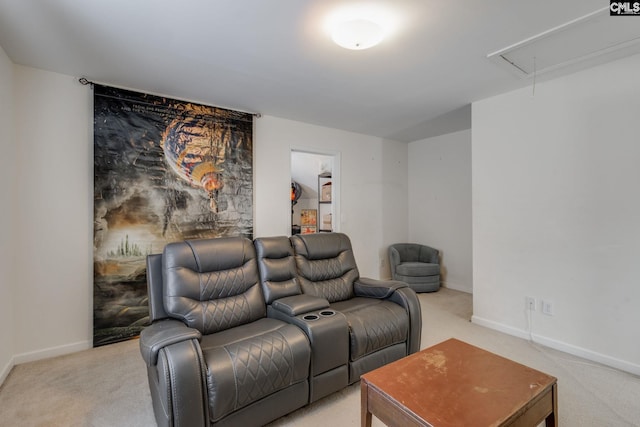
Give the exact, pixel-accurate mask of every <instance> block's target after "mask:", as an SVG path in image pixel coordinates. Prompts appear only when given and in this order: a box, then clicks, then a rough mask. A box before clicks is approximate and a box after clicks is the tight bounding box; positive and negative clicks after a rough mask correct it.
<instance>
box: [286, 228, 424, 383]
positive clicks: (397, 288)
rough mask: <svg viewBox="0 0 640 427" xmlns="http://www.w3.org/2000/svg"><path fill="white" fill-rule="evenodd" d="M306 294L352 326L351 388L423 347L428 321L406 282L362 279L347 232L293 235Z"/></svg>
mask: <svg viewBox="0 0 640 427" xmlns="http://www.w3.org/2000/svg"><path fill="white" fill-rule="evenodd" d="M291 243H292V245H293V248H294V253H295V260H296V265H297V271H298V280H299V282H300V283H299V286H300V289H301V290H302V293H303V294H304V295H309V296H313V297H318V298H323V299H325V300H327V301H328V302H329V308H330V309H332V310H334V311H336V312H338V313H341V314H342V315H344V317H345V318H346V321H347V323H348V333H349V383H350V384H351V383H354V382H356V381H358V380H359V379H360V375H362V374H364V373H366V372H369V371H371V370H373V369H376V368H378V367H380V366H382V365H385V364H387V363H389V362H392V361H394V360H397V359H400V358H402V357H404V356H407V355H408V354H411V353H414V352H416V351H418V350H419V348H420V334H421V327H422V318H421V313H420V303H419V301H418V298H417V296H416V293H415V292H414V291H413V290H412V289H411V288H409V287H408V286H407V285H406V283H403V282H398V281H381V280H374V279H367V278H361V277H360V274H359V272H358V268H357V266H356V262H355V258H354V255H353V250H352V248H351V242H350V240H349V238H348V237H347V236H346V235H344V234H342V233H320V234H300V235H295V236H291Z"/></svg>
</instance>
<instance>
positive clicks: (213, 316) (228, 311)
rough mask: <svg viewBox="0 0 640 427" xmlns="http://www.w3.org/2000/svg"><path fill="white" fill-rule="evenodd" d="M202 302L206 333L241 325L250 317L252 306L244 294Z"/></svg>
mask: <svg viewBox="0 0 640 427" xmlns="http://www.w3.org/2000/svg"><path fill="white" fill-rule="evenodd" d="M201 304H202V313H203V316H204V332H205V333H206V334H211V333H214V332H217V331H222V330H225V329H229V328H231V327H234V326H237V325H241V324H243V323H246V322H248V321H249V319H250V315H251V308H250V307H249V303H248V301H247V299H246V298H245V296H244V295H238V296H234V297H230V298H223V299H218V300H213V301H203V302H202V303H201Z"/></svg>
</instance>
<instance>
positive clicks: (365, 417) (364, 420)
mask: <svg viewBox="0 0 640 427" xmlns="http://www.w3.org/2000/svg"><path fill="white" fill-rule="evenodd" d="M360 424H361V425H362V427H371V412H369V387H368V385H367V382H366V381H365V380H360Z"/></svg>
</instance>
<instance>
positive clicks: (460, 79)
mask: <svg viewBox="0 0 640 427" xmlns="http://www.w3.org/2000/svg"><path fill="white" fill-rule="evenodd" d="M345 3H363V2H349V1H337V0H270V1H266V0H180V1H169V0H134V1H132V0H84V1H77V0H0V46H2V48H3V49H4V51H5V52H6V53H7V55H8V56H9V58H11V60H12V61H13V62H14V63H16V64H20V65H25V66H29V67H35V68H39V69H44V70H48V71H53V72H58V73H63V74H67V75H71V76H77V77H86V78H87V79H89V80H91V81H94V82H100V83H104V84H110V85H113V86H118V87H124V88H132V89H135V90H139V91H144V92H149V93H154V94H161V95H167V96H171V97H175V98H180V99H187V100H193V101H198V102H202V103H206V104H210V105H216V106H220V107H227V108H233V109H238V110H242V111H248V112H255V113H261V114H265V115H270V116H277V117H282V118H286V119H291V120H297V121H302V122H306V123H311V124H317V125H321V126H328V127H332V128H337V129H344V130H348V131H353V132H358V133H363V134H367V135H373V136H378V137H382V138H388V139H393V140H397V141H406V142H409V141H415V140H419V139H423V138H426V137H429V136H433V135H434V132H435V133H444V132H448V131H451V130H458V129H465V128H469V127H470V125H471V120H470V108H469V104H470V103H471V102H473V101H476V100H480V99H483V98H487V97H490V96H493V95H496V94H499V93H503V92H506V91H509V90H512V89H515V88H518V87H523V86H525V85H530V84H531V79H522V78H519V77H518V76H516V75H514V74H513V73H509V72H508V71H506V70H505V69H504V68H502V67H500V66H498V65H496V64H495V63H493V62H492V61H491V60H489V59H487V55H488V54H490V53H492V52H496V51H499V50H500V49H503V48H505V47H508V46H511V45H513V44H516V43H518V42H520V41H522V40H525V39H527V38H529V37H532V36H534V35H536V34H539V33H542V32H544V31H547V30H549V29H551V28H553V27H556V26H558V25H561V24H564V23H566V22H568V21H571V20H573V19H576V18H578V17H581V16H583V15H586V14H588V13H591V12H594V11H596V10H598V9H602V8H603V6H607V5H608V3H606V2H603V1H602V0H561V1H558V0H533V1H532V0H527V1H524V0H482V1H479V0H458V1H443V0H377V1H373V2H371V1H370V2H368V3H375V5H377V6H378V7H383V8H385V13H386V14H387V16H389V17H391V18H392V19H393V22H395V24H396V25H395V31H394V33H393V34H391V35H390V37H389V38H387V39H385V40H384V41H383V42H382V43H381V44H380V45H378V46H376V47H374V48H371V49H368V50H361V51H351V50H346V49H343V48H340V47H338V46H337V45H335V44H334V43H333V42H332V41H331V39H330V37H329V36H328V35H327V34H326V33H325V31H324V30H323V25H324V22H325V19H326V16H327V15H328V14H329V13H330V12H331V11H332V9H333V8H335V7H337V6H339V5H344V4H345ZM365 3H366V2H365ZM605 3H606V4H605ZM611 19H614V20H616V19H617V20H620V19H631V20H633V19H634V18H633V17H631V18H629V17H627V18H616V17H612V18H611ZM617 22H620V21H617ZM639 22H640V21H639ZM639 28H640V25H639Z"/></svg>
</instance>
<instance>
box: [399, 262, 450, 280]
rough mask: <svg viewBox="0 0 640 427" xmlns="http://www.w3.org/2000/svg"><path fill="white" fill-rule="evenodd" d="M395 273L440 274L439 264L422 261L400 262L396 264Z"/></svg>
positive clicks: (405, 274)
mask: <svg viewBox="0 0 640 427" xmlns="http://www.w3.org/2000/svg"><path fill="white" fill-rule="evenodd" d="M396 273H397V274H400V275H402V276H414V277H416V276H419V277H422V276H437V275H439V274H440V264H427V263H424V262H402V263H400V264H398V265H397V266H396Z"/></svg>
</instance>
